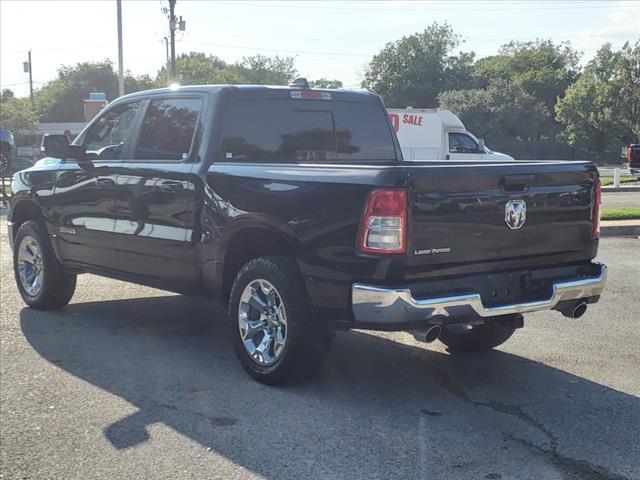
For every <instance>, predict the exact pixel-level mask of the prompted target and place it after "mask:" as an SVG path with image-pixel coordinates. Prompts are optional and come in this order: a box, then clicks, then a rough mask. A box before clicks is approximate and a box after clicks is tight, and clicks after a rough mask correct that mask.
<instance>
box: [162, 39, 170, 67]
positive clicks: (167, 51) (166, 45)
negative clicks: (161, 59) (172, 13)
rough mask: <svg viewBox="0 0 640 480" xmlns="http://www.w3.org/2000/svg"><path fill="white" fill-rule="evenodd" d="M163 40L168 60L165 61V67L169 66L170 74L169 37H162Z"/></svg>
mask: <svg viewBox="0 0 640 480" xmlns="http://www.w3.org/2000/svg"><path fill="white" fill-rule="evenodd" d="M162 40H163V41H164V50H165V56H166V60H165V65H166V66H167V72H169V68H170V66H169V38H168V37H162Z"/></svg>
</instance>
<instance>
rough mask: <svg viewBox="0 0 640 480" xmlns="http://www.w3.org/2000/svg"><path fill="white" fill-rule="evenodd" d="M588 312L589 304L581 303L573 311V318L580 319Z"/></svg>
mask: <svg viewBox="0 0 640 480" xmlns="http://www.w3.org/2000/svg"><path fill="white" fill-rule="evenodd" d="M586 311H587V304H586V303H581V304H580V305H578V306H577V307H576V308H574V309H573V318H580V317H581V316H582V315H584V314H585V312H586Z"/></svg>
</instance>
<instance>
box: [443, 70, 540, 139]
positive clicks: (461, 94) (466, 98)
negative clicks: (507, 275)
mask: <svg viewBox="0 0 640 480" xmlns="http://www.w3.org/2000/svg"><path fill="white" fill-rule="evenodd" d="M438 98H439V100H440V106H441V107H442V108H446V109H448V110H451V111H452V112H453V113H455V114H456V115H458V116H459V117H460V118H461V119H462V121H463V122H464V124H465V126H466V127H467V129H469V130H470V131H471V132H473V133H475V134H476V135H478V136H480V137H483V138H485V139H487V143H489V144H491V145H496V144H498V145H499V144H500V143H504V142H509V141H513V140H515V141H518V142H530V141H533V140H536V139H538V138H539V137H540V134H541V131H542V130H543V128H544V125H545V123H546V122H547V121H548V119H549V116H550V115H549V110H548V109H547V107H546V105H545V104H544V102H542V101H540V100H538V99H537V98H536V97H534V96H533V95H531V94H530V93H527V92H526V91H525V90H524V88H522V87H521V86H519V85H515V84H513V83H510V82H509V81H506V80H498V81H495V82H493V83H492V84H490V85H489V86H488V87H487V88H484V89H470V90H450V91H448V92H444V93H442V94H441V95H440V96H439V97H438Z"/></svg>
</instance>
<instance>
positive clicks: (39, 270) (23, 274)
mask: <svg viewBox="0 0 640 480" xmlns="http://www.w3.org/2000/svg"><path fill="white" fill-rule="evenodd" d="M18 274H19V275H20V283H21V284H22V288H23V289H24V291H25V292H26V293H27V295H29V296H30V297H35V296H37V295H38V294H39V293H40V290H42V281H43V279H44V263H43V261H42V252H41V251H40V246H39V245H38V242H37V241H36V239H35V238H33V237H32V236H30V235H27V236H25V237H24V238H23V239H22V241H21V242H20V247H19V249H18Z"/></svg>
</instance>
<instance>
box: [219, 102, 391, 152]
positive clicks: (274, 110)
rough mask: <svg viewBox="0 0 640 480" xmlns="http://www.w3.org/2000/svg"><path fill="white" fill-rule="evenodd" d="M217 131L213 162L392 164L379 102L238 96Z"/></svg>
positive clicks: (384, 119)
mask: <svg viewBox="0 0 640 480" xmlns="http://www.w3.org/2000/svg"><path fill="white" fill-rule="evenodd" d="M294 92H295V91H294ZM329 98H331V97H329ZM223 128H224V136H223V140H222V145H221V149H220V152H219V155H218V161H227V162H229V161H231V162H268V163H323V162H334V163H336V162H365V161H367V162H370V161H374V162H389V161H396V151H395V147H394V142H393V137H392V132H391V128H390V126H389V123H388V120H387V117H386V113H385V111H384V109H383V108H382V106H381V105H380V104H379V103H364V102H362V103H361V102H350V101H338V100H334V99H323V100H304V99H299V98H260V99H243V98H238V99H234V100H233V101H232V103H231V106H230V109H229V111H228V112H227V115H225V119H224V127H223Z"/></svg>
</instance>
